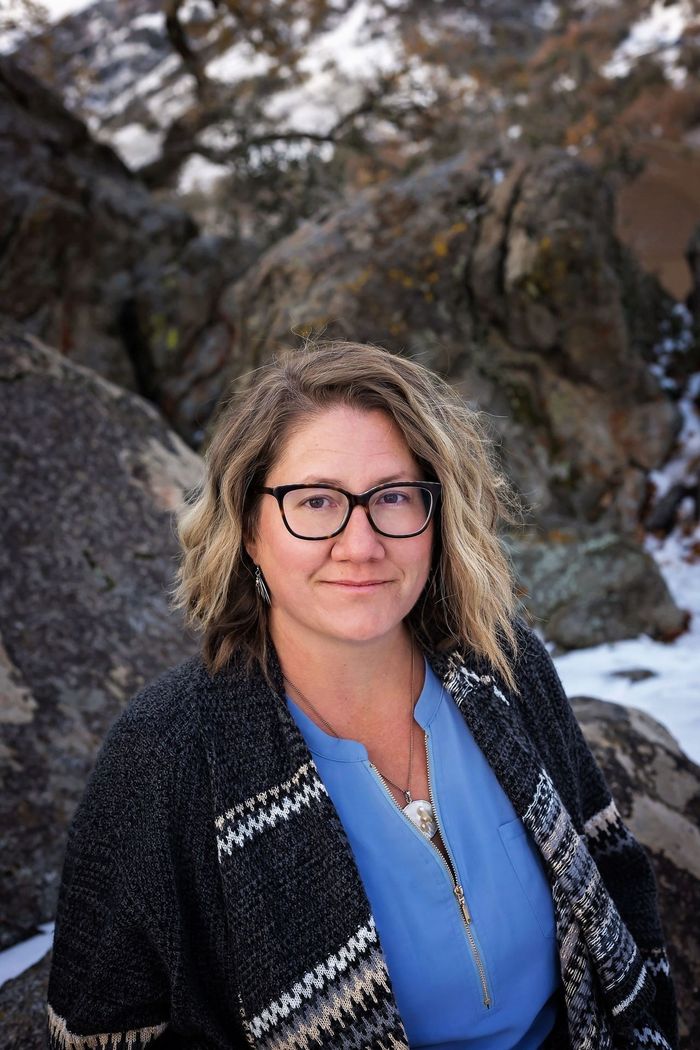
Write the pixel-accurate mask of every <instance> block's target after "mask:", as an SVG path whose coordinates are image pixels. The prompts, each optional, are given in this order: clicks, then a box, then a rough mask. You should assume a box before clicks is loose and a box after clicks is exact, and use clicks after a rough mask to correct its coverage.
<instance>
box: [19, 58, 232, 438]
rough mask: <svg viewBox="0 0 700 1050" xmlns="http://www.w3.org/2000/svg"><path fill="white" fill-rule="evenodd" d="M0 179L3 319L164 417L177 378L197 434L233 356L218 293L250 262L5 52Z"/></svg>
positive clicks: (186, 412) (189, 425) (185, 413)
mask: <svg viewBox="0 0 700 1050" xmlns="http://www.w3.org/2000/svg"><path fill="white" fill-rule="evenodd" d="M0 173H1V175H2V177H1V178H0V316H2V315H4V316H5V317H6V318H9V319H11V320H14V321H15V322H17V323H21V325H22V327H23V328H25V329H26V330H27V331H31V332H32V333H33V334H34V335H37V336H39V337H40V338H41V339H43V340H44V341H45V342H47V343H49V344H50V345H52V346H54V347H56V348H57V349H58V350H60V351H61V353H62V354H64V355H65V356H66V357H68V358H70V360H72V361H75V362H76V363H79V364H83V365H87V366H89V367H90V368H92V369H94V370H95V371H96V372H98V373H99V374H100V375H102V376H104V377H105V378H107V379H109V380H111V381H112V382H115V383H118V384H119V385H120V386H123V387H126V388H127V389H131V390H135V391H138V392H139V393H141V394H143V395H144V396H146V397H148V398H149V399H151V400H153V401H154V402H156V403H157V404H159V405H160V407H161V408H162V409H163V411H164V412H166V414H167V412H168V407H169V405H170V403H171V402H172V398H173V396H174V395H173V391H172V390H171V388H170V386H169V384H171V383H172V382H173V377H177V380H178V382H177V384H176V391H175V396H177V397H178V399H179V400H180V401H181V402H182V405H181V408H180V411H179V414H177V419H178V420H179V418H180V417H184V418H186V420H187V428H185V429H186V432H187V434H188V436H191V435H192V433H193V432H195V431H196V430H197V429H198V428H200V427H201V425H202V423H203V422H204V421H205V420H206V418H207V416H208V414H209V412H210V411H211V408H212V405H213V401H214V399H215V396H216V394H218V393H219V390H218V389H217V391H216V394H215V395H214V396H212V394H211V392H210V390H209V386H208V377H209V376H210V375H211V374H214V375H216V374H217V372H218V371H219V369H220V367H221V364H222V360H223V358H224V357H225V356H226V354H225V352H224V351H228V342H229V339H228V335H227V333H226V330H225V327H224V326H223V325H222V323H221V320H220V319H219V318H217V317H216V316H215V303H216V298H217V296H218V293H219V291H220V289H221V287H222V286H223V285H224V284H226V283H228V282H230V281H231V280H233V279H234V278H235V277H237V276H240V274H241V273H242V272H243V270H244V269H245V266H246V265H247V264H248V262H249V258H248V256H246V255H245V253H244V252H243V251H241V250H239V249H238V248H237V246H236V245H235V244H234V243H233V241H231V240H230V239H227V238H222V237H200V236H199V235H198V231H197V228H196V227H195V225H194V223H193V222H192V220H191V219H190V218H189V217H188V216H187V215H186V214H185V212H183V211H182V210H181V209H180V208H178V207H176V206H175V205H173V204H167V203H164V202H157V201H156V200H155V199H154V198H153V197H152V196H151V195H150V194H149V192H148V191H147V190H146V188H145V187H144V186H143V184H142V183H141V182H140V181H139V180H138V179H137V178H136V177H135V176H134V175H132V174H131V173H130V172H129V171H128V169H127V168H126V167H125V166H124V164H123V163H122V162H121V161H120V160H119V158H118V157H117V155H116V154H115V153H114V152H113V151H112V150H111V149H109V148H108V147H107V146H104V145H101V144H99V143H96V142H95V141H94V140H93V138H92V137H91V135H90V133H89V131H88V129H87V127H86V125H85V124H84V123H83V122H82V121H80V120H78V119H77V117H75V116H74V115H72V114H71V113H69V112H68V111H67V110H66V109H65V108H64V107H63V106H62V105H61V103H60V102H59V101H58V100H57V99H56V98H55V97H54V96H53V95H52V94H51V92H50V91H49V90H47V88H46V87H44V86H43V85H42V84H40V83H39V82H38V81H37V80H35V79H34V78H33V77H31V76H30V75H29V74H28V73H26V72H25V71H23V70H22V69H20V68H19V67H17V66H16V65H15V64H14V63H13V62H12V61H11V60H9V59H4V58H0ZM222 345H223V347H224V351H222ZM182 376H184V377H185V379H184V381H183V380H182V379H181V377H182Z"/></svg>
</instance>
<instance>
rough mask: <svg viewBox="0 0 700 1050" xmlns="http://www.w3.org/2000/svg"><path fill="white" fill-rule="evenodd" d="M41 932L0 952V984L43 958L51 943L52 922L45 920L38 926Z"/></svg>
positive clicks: (17, 975)
mask: <svg viewBox="0 0 700 1050" xmlns="http://www.w3.org/2000/svg"><path fill="white" fill-rule="evenodd" d="M39 929H40V930H41V933H38V934H37V935H36V936H35V937H30V938H29V939H28V940H26V941H20V943H19V944H14V945H13V946H12V947H11V948H7V949H6V950H5V951H4V952H0V985H3V984H4V983H5V981H11V980H13V978H15V977H19V975H20V974H21V973H24V971H25V970H28V969H29V967H30V966H33V965H34V963H37V962H39V960H40V959H43V958H44V956H45V955H46V953H47V952H48V951H50V950H51V945H52V944H53V929H54V923H52V922H45V923H43V924H42V925H41V926H39Z"/></svg>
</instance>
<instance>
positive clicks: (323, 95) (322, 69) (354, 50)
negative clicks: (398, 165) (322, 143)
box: [265, 0, 401, 134]
mask: <svg viewBox="0 0 700 1050" xmlns="http://www.w3.org/2000/svg"><path fill="white" fill-rule="evenodd" d="M376 15H377V9H376V8H375V7H374V5H373V4H372V3H370V2H369V0H357V2H356V3H355V4H354V5H353V6H352V7H351V8H350V9H349V10H348V12H347V13H346V14H345V16H344V17H342V18H340V19H339V20H338V23H337V24H336V25H335V26H334V27H333V28H332V29H329V30H327V31H326V32H325V33H322V34H320V35H319V36H318V37H317V38H316V40H315V41H314V43H313V46H312V47H310V48H309V49H308V51H307V52H306V54H305V55H304V56H303V58H302V59H301V60H300V62H299V71H300V73H301V74H302V76H303V77H304V80H303V82H302V83H301V84H298V85H295V86H294V87H291V88H289V89H288V90H287V91H280V92H278V93H277V94H275V95H274V96H273V97H272V98H271V99H270V101H269V102H268V104H267V106H266V109H265V112H266V115H267V117H268V118H269V119H270V120H273V121H275V122H277V123H278V125H279V126H280V127H281V128H283V129H285V130H294V131H314V132H316V133H320V134H325V133H327V132H329V131H330V130H331V128H332V127H333V126H334V125H335V124H336V123H337V121H338V120H339V119H340V118H341V117H342V116H343V115H344V114H346V113H348V112H349V111H350V110H351V109H352V108H353V106H356V105H357V104H358V103H359V102H360V101H361V100H362V98H363V97H364V95H365V92H366V89H367V87H368V86H370V85H372V84H373V83H374V82H375V81H376V79H377V78H378V77H379V76H381V75H386V74H390V73H395V72H398V70H399V68H400V65H401V45H400V41H399V38H398V35H397V32H396V29H395V26H394V25H392V21H391V20H390V19H387V18H386V17H385V18H384V19H383V20H382V23H381V30H382V31H381V33H373V32H372V23H373V18H374V16H376Z"/></svg>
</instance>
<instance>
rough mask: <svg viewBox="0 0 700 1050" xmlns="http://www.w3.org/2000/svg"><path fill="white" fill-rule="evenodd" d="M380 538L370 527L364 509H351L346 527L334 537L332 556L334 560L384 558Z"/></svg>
mask: <svg viewBox="0 0 700 1050" xmlns="http://www.w3.org/2000/svg"><path fill="white" fill-rule="evenodd" d="M381 540H382V537H381V536H380V535H379V533H378V532H375V531H374V529H373V528H372V526H371V525H370V522H369V518H368V517H367V511H366V510H365V508H364V507H353V509H352V511H351V513H350V517H349V518H348V522H347V525H346V526H345V528H344V529H343V531H342V532H341V533H340V535H339V536H337V537H336V540H335V544H334V545H333V550H332V554H333V556H334V557H336V558H341V559H342V558H372V557H373V558H377V557H383V556H384V547H383V545H382V542H381Z"/></svg>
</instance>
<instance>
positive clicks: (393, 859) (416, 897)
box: [287, 660, 561, 1050]
mask: <svg viewBox="0 0 700 1050" xmlns="http://www.w3.org/2000/svg"><path fill="white" fill-rule="evenodd" d="M287 706H288V708H289V711H290V713H291V715H292V717H293V718H294V720H295V722H296V724H297V726H298V727H299V730H300V732H301V734H302V736H303V737H304V739H305V740H306V743H307V745H308V747H309V750H310V751H311V753H312V755H313V757H314V761H315V763H316V766H317V767H318V771H319V775H320V777H321V779H322V780H323V783H324V784H325V786H326V789H327V791H328V794H329V796H330V798H331V801H332V802H333V804H334V806H335V808H336V810H337V811H338V815H339V817H340V820H341V822H342V824H343V827H344V829H345V832H346V834H347V836H348V840H349V843H350V847H351V849H352V852H353V855H354V857H355V862H356V864H357V867H358V870H359V873H360V877H361V879H362V882H363V884H364V887H365V890H366V892H367V897H368V899H369V902H370V905H371V908H372V912H373V915H374V918H375V922H376V925H377V931H378V934H379V940H380V942H381V945H382V949H383V951H384V955H385V958H386V963H387V967H388V970H389V976H390V978H391V983H392V989H393V992H394V996H395V998H396V1002H397V1005H398V1008H399V1013H400V1014H401V1018H402V1020H403V1023H404V1027H405V1029H406V1033H407V1035H408V1040H409V1044H410V1046H411V1047H412V1048H422V1050H482V1048H484V1050H485V1048H487V1047H488V1050H537V1048H538V1047H540V1046H541V1044H542V1042H543V1040H544V1039H545V1037H546V1036H547V1034H548V1033H549V1032H550V1030H551V1028H552V1026H553V1023H554V1017H555V1013H556V998H557V992H558V989H559V987H560V983H561V978H560V970H559V953H558V950H557V943H556V935H555V934H556V931H555V920H554V908H553V904H552V897H551V891H550V888H549V884H548V882H547V879H546V876H545V874H544V869H543V867H542V862H541V859H540V856H539V854H538V852H537V849H536V847H535V846H534V845H533V844H532V843H531V842H530V839H529V836H528V834H527V832H526V830H525V827H524V826H523V824H522V822H521V821H520V820H519V818H518V817H517V816H516V814H515V810H514V809H513V807H512V805H511V803H510V801H509V799H508V798H507V796H506V795H505V793H504V791H503V789H502V788H501V786H500V784H499V782H498V780H497V778H496V776H495V774H494V773H493V771H492V769H491V767H490V766H489V764H488V762H487V761H486V759H485V758H484V756H483V754H482V753H481V750H480V749H479V747H478V746H477V744H476V742H475V741H474V739H473V737H472V735H471V733H470V731H469V728H468V727H467V725H466V723H465V721H464V719H463V718H462V716H461V715H460V713H459V711H458V709H457V707H456V705H455V703H454V701H453V700H452V697H451V696H450V694H449V693H448V692H446V690H445V689H444V688H443V687H442V685H441V683H440V682H439V681H438V679H437V678H436V676H435V674H434V672H433V671H432V669H431V667H430V665H429V664H428V662H427V660H426V664H425V684H424V686H423V689H422V691H421V694H420V697H419V698H418V702H417V704H416V708H415V718H416V720H417V721H418V723H419V724H420V725H421V727H422V728H423V730H424V731H425V740H426V749H427V756H428V770H429V776H430V783H431V788H432V795H433V802H434V805H435V809H436V811H437V815H438V823H439V827H440V830H441V834H442V839H443V842H444V843H445V846H446V848H447V851H448V853H449V855H450V859H451V863H452V868H453V870H454V871H455V872H456V874H457V878H458V886H459V887H461V888H462V892H463V895H464V906H463V907H462V906H461V904H460V900H459V890H457V892H455V880H454V878H453V876H452V874H451V872H450V869H449V867H448V865H447V863H446V861H445V859H444V857H443V856H442V854H441V853H440V852H439V851H438V850H437V848H436V847H435V846H433V845H432V844H431V843H430V841H429V840H428V839H427V838H426V837H425V836H424V835H423V834H422V833H421V832H420V831H419V830H418V828H416V827H415V825H414V824H412V823H411V822H410V821H409V820H408V818H407V817H406V816H405V815H404V814H403V813H401V812H400V810H399V808H398V806H397V805H396V803H395V802H394V800H393V796H391V795H390V793H389V790H388V788H387V787H386V786H385V785H384V784H383V783H382V781H381V780H380V778H379V777H378V776H377V773H376V771H375V770H374V768H373V766H372V765H371V763H370V761H369V756H368V754H367V749H366V748H365V746H364V745H363V744H361V743H359V742H358V741H356V740H347V739H339V738H337V737H332V736H330V735H329V734H328V733H326V732H324V731H323V730H322V729H320V728H319V727H318V726H317V725H316V724H315V722H313V721H312V720H311V719H310V718H309V717H308V716H307V715H306V714H304V712H303V711H302V710H301V709H300V708H299V707H298V706H297V705H296V704H295V703H294V701H293V700H292V699H291V697H287Z"/></svg>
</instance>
